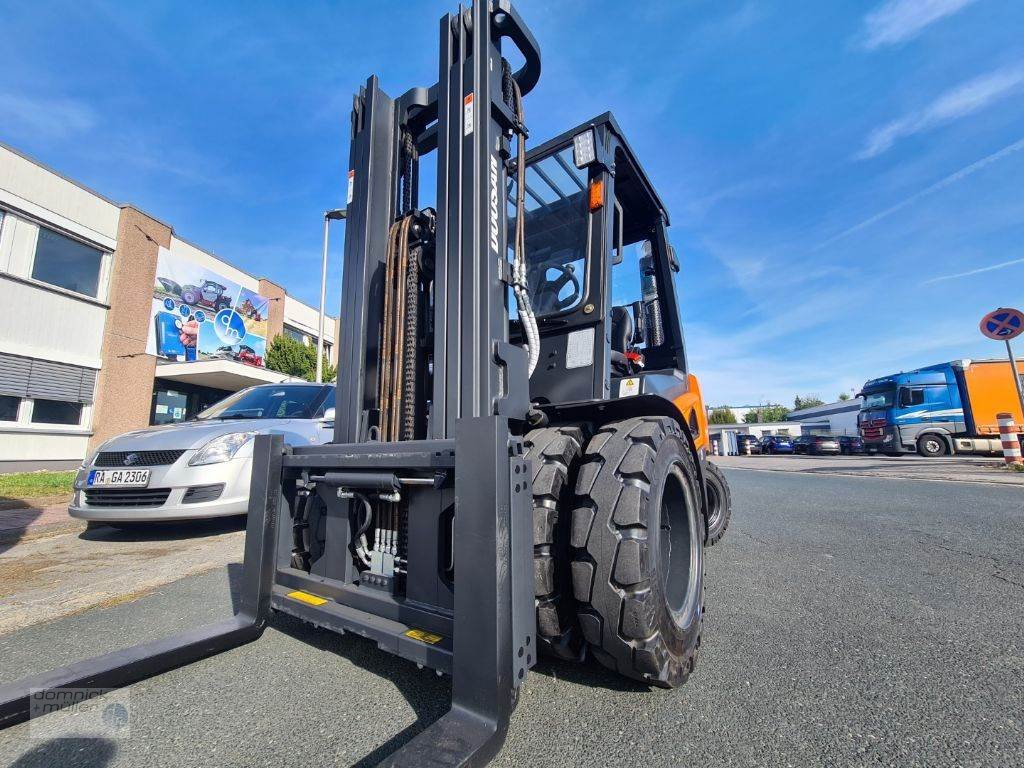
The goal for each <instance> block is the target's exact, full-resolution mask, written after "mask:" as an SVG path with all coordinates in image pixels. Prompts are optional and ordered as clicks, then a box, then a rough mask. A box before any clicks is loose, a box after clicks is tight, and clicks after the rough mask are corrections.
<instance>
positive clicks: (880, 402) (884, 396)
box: [860, 389, 896, 411]
mask: <svg viewBox="0 0 1024 768" xmlns="http://www.w3.org/2000/svg"><path fill="white" fill-rule="evenodd" d="M895 402H896V390H895V389H881V390H878V391H877V392H865V393H864V404H863V405H861V407H860V409H861V410H862V411H867V410H870V409H871V408H892V406H893V403H895Z"/></svg>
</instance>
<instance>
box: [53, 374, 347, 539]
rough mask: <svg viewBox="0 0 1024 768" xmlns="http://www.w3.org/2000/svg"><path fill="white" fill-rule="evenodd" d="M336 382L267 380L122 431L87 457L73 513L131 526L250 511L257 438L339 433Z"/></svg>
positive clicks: (321, 439) (313, 440)
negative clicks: (183, 413) (191, 414)
mask: <svg viewBox="0 0 1024 768" xmlns="http://www.w3.org/2000/svg"><path fill="white" fill-rule="evenodd" d="M333 406H334V385H331V384H305V383H299V384H263V385H260V386H258V387H250V388H249V389H243V390H242V391H240V392H236V393H234V394H233V395H230V396H228V397H226V398H225V399H223V400H221V401H220V402H219V403H217V404H216V405H213V406H211V407H210V408H207V409H206V410H205V411H203V412H202V413H200V414H199V415H198V416H196V418H195V419H193V420H192V421H186V422H183V423H181V424H167V425H164V426H159V427H151V428H149V429H142V430H138V431H136V432H128V433H126V434H124V435H120V436H118V437H115V438H113V439H111V440H107V441H106V442H105V443H103V444H102V445H100V446H99V448H98V449H96V451H94V452H93V453H92V454H91V455H90V456H88V457H87V458H86V460H85V461H84V462H82V467H81V469H79V471H78V475H77V477H76V478H75V495H74V498H73V499H72V500H71V506H70V507H69V509H68V512H69V514H70V515H71V516H72V517H77V518H79V519H81V520H88V521H90V522H97V523H112V524H114V525H126V524H131V523H134V522H151V521H157V520H194V519H198V518H207V517H225V516H228V515H239V514H244V513H245V512H246V510H247V509H248V503H249V480H250V475H251V473H252V442H253V441H252V438H253V437H254V436H255V435H257V434H263V433H277V434H282V435H284V438H285V442H286V443H288V444H290V445H316V444H320V443H325V442H327V441H329V440H330V439H331V436H332V435H333V433H334V407H333Z"/></svg>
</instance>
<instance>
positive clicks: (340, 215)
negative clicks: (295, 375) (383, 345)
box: [316, 208, 348, 384]
mask: <svg viewBox="0 0 1024 768" xmlns="http://www.w3.org/2000/svg"><path fill="white" fill-rule="evenodd" d="M347 213H348V212H347V211H346V210H345V209H344V208H335V209H334V210H333V211H326V212H325V213H324V257H323V263H322V265H321V267H320V329H319V331H318V333H317V336H316V383H317V384H320V383H321V382H322V381H323V380H324V319H325V317H326V314H325V312H324V305H325V303H326V302H327V237H328V234H329V233H330V229H331V222H332V221H340V220H341V219H344V218H345V216H346V215H347ZM335 341H337V339H335Z"/></svg>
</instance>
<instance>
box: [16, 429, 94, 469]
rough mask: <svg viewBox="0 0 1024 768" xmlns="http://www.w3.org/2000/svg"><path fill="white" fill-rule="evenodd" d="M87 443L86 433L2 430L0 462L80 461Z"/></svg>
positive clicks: (87, 436) (83, 456)
mask: <svg viewBox="0 0 1024 768" xmlns="http://www.w3.org/2000/svg"><path fill="white" fill-rule="evenodd" d="M88 444H89V435H88V433H84V434H72V433H70V432H69V433H68V434H52V433H47V432H43V431H40V430H25V431H23V432H15V431H12V430H4V432H3V440H0V462H7V461H19V462H20V461H81V460H82V459H84V458H85V454H86V451H87V449H88Z"/></svg>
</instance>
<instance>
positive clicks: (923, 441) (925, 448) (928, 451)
mask: <svg viewBox="0 0 1024 768" xmlns="http://www.w3.org/2000/svg"><path fill="white" fill-rule="evenodd" d="M917 453H918V455H919V456H925V457H927V458H929V459H934V458H937V457H939V456H945V455H946V454H947V453H949V446H948V445H946V441H945V440H943V439H942V436H941V435H936V434H934V433H929V434H927V435H921V436H920V437H919V438H917Z"/></svg>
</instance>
